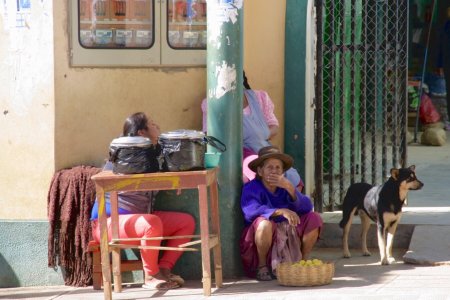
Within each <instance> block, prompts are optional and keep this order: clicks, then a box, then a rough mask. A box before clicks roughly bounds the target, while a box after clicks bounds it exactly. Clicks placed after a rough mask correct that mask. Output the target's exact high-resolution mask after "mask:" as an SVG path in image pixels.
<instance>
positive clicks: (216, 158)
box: [205, 152, 222, 168]
mask: <svg viewBox="0 0 450 300" xmlns="http://www.w3.org/2000/svg"><path fill="white" fill-rule="evenodd" d="M221 155H222V153H221V152H207V153H205V167H206V168H215V167H217V166H218V165H219V162H220V156H221Z"/></svg>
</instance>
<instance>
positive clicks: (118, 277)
mask: <svg viewBox="0 0 450 300" xmlns="http://www.w3.org/2000/svg"><path fill="white" fill-rule="evenodd" d="M110 195H111V198H110V199H111V236H112V238H113V239H117V238H119V212H118V203H117V192H111V193H110ZM111 252H112V253H111V254H112V268H113V275H114V292H116V293H120V292H122V273H121V270H120V248H117V247H114V246H113V247H112V250H111Z"/></svg>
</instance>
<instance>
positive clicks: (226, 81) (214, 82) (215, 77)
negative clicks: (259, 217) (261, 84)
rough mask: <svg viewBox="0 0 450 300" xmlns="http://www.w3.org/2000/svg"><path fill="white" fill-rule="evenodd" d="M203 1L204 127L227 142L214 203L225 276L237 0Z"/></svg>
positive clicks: (238, 98)
mask: <svg viewBox="0 0 450 300" xmlns="http://www.w3.org/2000/svg"><path fill="white" fill-rule="evenodd" d="M207 3H208V11H207V16H208V22H207V26H208V32H207V34H208V44H207V70H206V71H207V76H208V81H207V99H208V100H207V101H208V117H207V130H208V135H212V136H215V137H217V138H219V139H220V140H221V141H223V142H224V143H225V144H226V146H227V150H226V152H224V153H223V154H222V157H221V159H220V173H219V201H220V207H219V209H220V223H221V241H222V257H223V258H224V259H226V262H222V265H223V274H224V277H230V276H236V275H240V273H241V264H240V257H239V236H240V234H241V230H242V225H243V221H242V213H241V209H240V191H241V186H242V93H243V89H242V81H243V78H242V77H243V76H242V57H243V55H242V52H243V51H242V36H243V33H242V30H243V7H242V6H243V0H209V1H208V2H207ZM208 148H209V149H208V150H211V151H214V148H211V147H210V146H208Z"/></svg>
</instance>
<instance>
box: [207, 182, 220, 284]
mask: <svg viewBox="0 0 450 300" xmlns="http://www.w3.org/2000/svg"><path fill="white" fill-rule="evenodd" d="M210 192H211V222H212V224H211V227H212V230H213V233H215V234H217V239H218V243H217V245H216V246H215V247H214V248H213V251H214V254H213V256H214V279H215V282H216V287H218V288H219V287H221V286H222V282H223V280H222V249H221V243H220V218H219V194H218V190H217V181H215V182H214V183H213V184H212V185H211V188H210Z"/></svg>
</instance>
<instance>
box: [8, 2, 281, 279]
mask: <svg viewBox="0 0 450 300" xmlns="http://www.w3.org/2000/svg"><path fill="white" fill-rule="evenodd" d="M7 2H8V3H12V2H15V1H7ZM68 2H69V1H50V0H43V1H31V5H32V7H31V10H30V16H29V20H28V22H27V23H26V24H25V26H24V28H15V27H14V26H12V25H10V22H11V20H15V11H14V9H12V10H8V12H9V11H11V12H9V15H7V13H6V11H5V8H4V7H5V4H4V2H2V3H1V4H0V45H2V46H1V47H0V79H1V82H2V84H0V112H1V113H2V114H1V115H0V147H2V149H1V150H0V154H1V155H0V170H2V172H1V173H0V189H1V190H2V191H3V192H2V197H1V198H0V205H2V209H0V225H1V226H0V233H2V234H1V235H0V236H4V237H5V238H4V240H8V242H7V243H4V247H0V259H1V260H2V261H3V263H2V266H3V267H0V274H2V276H3V277H2V280H1V281H2V282H5V283H6V284H7V285H6V286H9V287H10V286H32V285H51V284H60V283H61V282H62V279H61V275H60V271H54V270H52V269H49V268H46V264H45V262H46V255H45V254H46V251H47V247H46V245H47V243H46V235H47V224H48V223H47V222H46V220H47V193H48V189H49V186H50V182H51V179H52V176H53V174H54V173H55V171H57V170H60V169H62V168H68V167H72V166H76V165H81V164H84V165H94V166H101V165H102V164H103V162H104V160H105V159H106V158H107V155H108V150H107V149H108V145H109V143H110V142H111V140H112V139H113V138H115V137H117V136H118V135H119V134H120V132H121V125H122V123H123V121H124V119H125V118H126V116H128V115H129V114H130V113H132V112H135V111H145V112H147V113H148V114H149V115H150V116H151V117H152V118H153V119H154V120H155V121H156V122H157V123H158V124H159V125H160V127H161V129H162V130H163V131H168V130H172V129H179V128H189V129H198V130H200V129H201V110H200V103H201V101H202V99H203V98H204V97H205V91H206V69H205V68H204V67H203V68H202V67H197V68H71V67H70V66H69V35H68V32H69V24H68V6H67V5H68ZM284 10H285V4H284V3H283V2H282V3H277V5H274V3H273V1H271V0H250V1H246V2H245V7H244V33H245V34H244V53H245V57H244V68H245V70H246V72H247V74H248V77H249V80H250V83H251V85H252V86H253V87H254V88H255V89H264V90H266V91H268V92H269V94H270V96H271V97H272V100H273V101H274V103H275V107H276V110H275V113H276V115H277V117H278V118H279V121H280V124H281V131H280V133H279V135H278V137H277V138H276V139H275V143H276V144H278V145H280V146H282V142H283V127H282V126H283V125H282V124H283V101H284V99H283V98H284V95H283V88H284V86H283V80H284V78H283V73H284V65H283V64H284V63H283V61H284V59H283V52H284ZM13 15H14V17H12V16H13ZM4 45H6V46H4ZM3 170H7V172H4V171H3ZM168 194H169V195H168V196H167V197H172V198H175V197H177V198H178V200H177V201H178V202H174V203H175V204H176V203H181V202H185V203H184V204H183V207H181V209H182V210H183V209H185V208H186V210H187V211H190V212H191V211H192V212H195V211H196V210H197V209H196V207H195V205H189V204H188V201H189V199H187V198H192V197H195V196H196V195H195V193H191V192H183V194H182V196H175V195H172V193H170V192H168ZM185 200H186V201H185ZM180 206H181V205H180ZM17 220H22V221H17ZM226 222H233V220H222V224H224V223H225V224H226ZM36 224H37V225H36ZM36 226H39V228H38V229H36V228H37V227H36ZM14 232H16V233H19V232H20V236H21V238H19V239H14V235H11V234H9V233H14ZM28 237H34V238H37V239H38V240H40V241H41V242H40V243H31V242H30V240H29V238H28ZM13 239H14V246H6V245H9V244H10V243H11V242H12V241H9V240H13ZM236 247H237V245H236ZM30 251H32V252H33V253H39V255H38V256H34V258H33V257H30V255H29V252H30ZM227 254H228V253H223V256H224V257H226V256H227ZM17 257H22V258H27V259H22V260H20V261H18V260H17ZM37 261H39V262H40V263H38V264H37V263H36V262H37ZM42 262H44V263H42ZM30 265H35V266H37V268H39V271H37V272H36V273H33V274H34V275H35V276H29V274H28V273H29V272H27V268H28V266H30ZM179 265H180V271H181V269H184V270H186V269H193V271H192V274H186V275H187V277H189V278H195V277H198V276H199V274H200V273H201V267H200V266H199V259H198V254H190V255H185V256H183V258H182V260H181V261H180V263H179ZM181 266H189V268H181ZM194 269H195V270H194ZM231 269H232V272H235V273H234V274H238V273H239V270H236V266H233V268H231ZM177 271H178V270H177ZM187 272H191V270H188V271H187ZM227 275H228V276H230V274H227ZM232 275H233V274H231V276H232ZM6 286H5V285H4V286H0V287H6Z"/></svg>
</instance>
